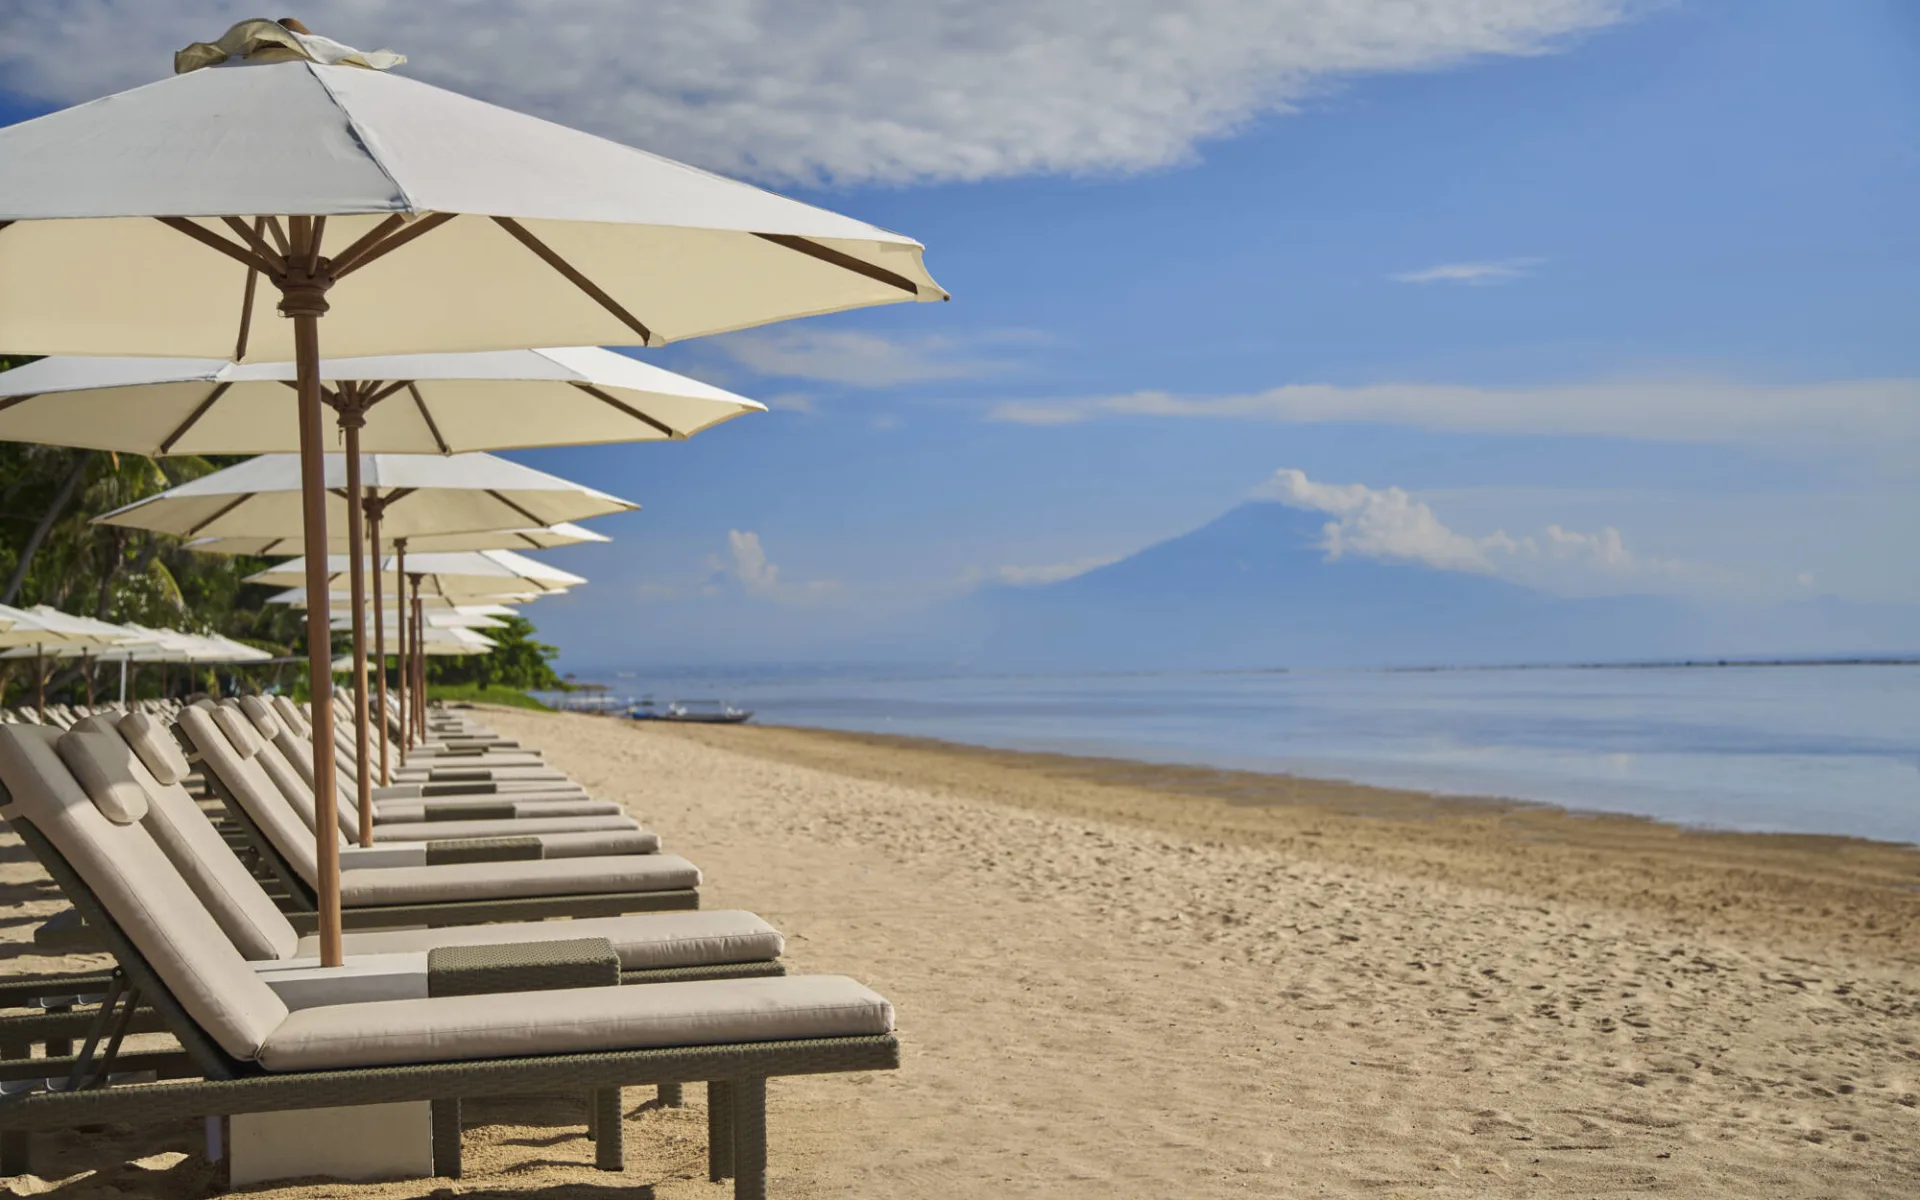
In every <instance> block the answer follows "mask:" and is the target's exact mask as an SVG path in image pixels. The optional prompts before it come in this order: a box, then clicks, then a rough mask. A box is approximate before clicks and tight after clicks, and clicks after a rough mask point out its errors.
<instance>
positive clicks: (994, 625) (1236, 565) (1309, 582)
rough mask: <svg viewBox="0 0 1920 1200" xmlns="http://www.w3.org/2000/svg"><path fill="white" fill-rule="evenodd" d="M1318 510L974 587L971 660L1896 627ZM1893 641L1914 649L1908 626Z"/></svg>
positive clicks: (1515, 652)
mask: <svg viewBox="0 0 1920 1200" xmlns="http://www.w3.org/2000/svg"><path fill="white" fill-rule="evenodd" d="M1326 521H1327V517H1326V516H1325V514H1323V513H1319V512H1315V511H1310V510H1306V509H1301V508H1294V507H1290V506H1287V505H1284V504H1280V503H1275V502H1270V501H1252V502H1248V503H1246V504H1242V505H1240V506H1239V507H1238V508H1235V509H1233V510H1231V511H1229V512H1227V513H1226V514H1224V515H1223V516H1221V517H1220V518H1218V519H1217V520H1215V521H1213V522H1211V523H1209V524H1207V525H1205V526H1202V527H1201V528H1199V529H1196V530H1194V531H1192V532H1191V533H1187V534H1184V535H1182V536H1180V537H1176V538H1172V539H1170V540H1168V541H1165V542H1161V543H1159V544H1157V545H1154V546H1149V547H1148V548H1147V549H1145V550H1142V551H1140V552H1139V553H1137V554H1135V555H1133V556H1131V557H1129V558H1125V559H1122V560H1121V561H1119V562H1116V563H1113V564H1111V565H1109V566H1106V567H1102V568H1100V569H1098V570H1094V571H1089V572H1087V573H1086V574H1084V575H1080V576H1076V577H1075V578H1072V579H1069V580H1065V581H1063V582H1060V583H1057V584H1052V585H1049V586H1046V587H1038V588H998V589H993V590H991V591H990V592H987V593H983V594H981V595H980V596H978V597H976V598H975V603H976V604H977V605H978V606H979V608H978V611H977V612H976V613H975V614H973V615H974V616H975V617H977V619H978V621H979V623H980V625H981V626H982V627H984V629H985V630H986V631H987V632H986V634H985V638H984V649H983V652H982V655H981V659H982V665H988V666H993V667H1002V668H1034V669H1100V670H1110V669H1155V668H1194V669H1213V668H1251V667H1283V666H1284V667H1323V666H1389V665H1456V664H1475V665H1480V664H1512V663H1539V662H1599V661H1623V660H1639V659H1669V658H1688V657H1700V656H1736V655H1739V656H1744V655H1768V654H1776V653H1792V654H1828V653H1860V652H1873V651H1875V650H1878V651H1880V652H1885V651H1886V650H1887V649H1888V647H1887V645H1886V644H1885V639H1886V638H1887V637H1889V636H1892V637H1898V636H1901V635H1900V634H1899V633H1898V632H1893V633H1891V634H1889V633H1887V632H1886V631H1879V630H1876V631H1875V632H1873V633H1872V634H1870V635H1869V634H1867V633H1866V632H1865V630H1858V631H1857V632H1858V633H1859V636H1855V633H1856V630H1855V628H1854V625H1855V623H1854V622H1852V621H1851V620H1850V617H1849V613H1848V612H1836V611H1834V610H1833V609H1832V606H1831V605H1829V606H1827V607H1826V608H1824V609H1822V610H1821V613H1822V616H1821V621H1822V624H1821V626H1820V628H1819V629H1817V630H1814V631H1812V632H1807V630H1806V629H1804V628H1803V625H1804V623H1802V622H1797V621H1795V620H1794V619H1793V617H1792V614H1791V613H1788V612H1785V611H1784V608H1783V607H1782V608H1774V609H1764V610H1763V609H1760V608H1758V607H1757V606H1756V607H1747V608H1743V609H1741V610H1740V611H1739V612H1738V613H1735V614H1729V613H1728V612H1726V611H1720V610H1717V609H1715V608H1711V607H1707V606H1702V605H1697V604H1694V603H1692V602H1689V601H1685V600H1678V599H1670V598H1664V597H1654V596H1609V597H1597V598H1570V597H1564V596H1555V595H1550V594H1547V593H1543V592H1539V591H1536V590H1533V589H1530V588H1527V587H1523V586H1520V585H1518V584H1514V583H1509V582H1507V581H1505V580H1502V579H1497V578H1494V577H1492V576H1490V575H1482V574H1474V573H1468V572H1462V571H1449V570H1442V569H1438V568H1434V567H1430V566H1427V565H1424V564H1421V563H1415V562H1405V561H1392V560H1382V559H1373V558H1364V557H1358V556H1353V555H1348V556H1344V557H1341V558H1337V559H1329V558H1328V556H1327V553H1326V551H1325V550H1324V549H1322V547H1321V543H1322V542H1323V541H1324V533H1323V529H1324V526H1325V523H1326ZM1841 608H1843V609H1844V608H1846V606H1845V605H1844V604H1842V605H1841ZM1904 615H1906V616H1910V615H1911V614H1910V613H1907V614H1904ZM1878 624H1884V625H1887V629H1888V630H1893V629H1895V626H1894V625H1891V624H1888V623H1887V622H1886V621H1884V620H1882V621H1879V622H1878ZM1901 628H1905V629H1906V631H1907V632H1908V633H1911V632H1913V630H1912V629H1911V628H1910V627H1907V626H1902V627H1901ZM1787 630H1800V632H1799V633H1787V632H1783V631H1787ZM1783 639H1784V642H1790V643H1792V644H1791V645H1787V644H1784V643H1783ZM1899 648H1900V649H1902V650H1906V651H1911V650H1913V649H1916V648H1920V638H1911V639H1909V644H1907V645H1904V646H1901V647H1899Z"/></svg>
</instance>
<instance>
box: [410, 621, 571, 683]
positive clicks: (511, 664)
mask: <svg viewBox="0 0 1920 1200" xmlns="http://www.w3.org/2000/svg"><path fill="white" fill-rule="evenodd" d="M500 619H501V620H502V621H504V622H506V625H505V627H504V628H501V629H485V630H481V632H482V633H484V634H486V635H487V637H489V638H490V639H492V640H493V641H494V643H495V644H496V648H495V649H494V650H492V651H490V652H488V653H486V654H463V655H457V656H456V655H436V656H431V657H429V658H428V659H427V683H428V684H429V685H430V687H431V685H435V684H442V683H445V684H473V685H475V686H478V687H483V688H484V687H505V688H517V689H520V690H522V691H546V690H555V691H557V690H559V689H560V688H561V687H562V686H563V685H562V684H561V682H560V677H559V676H558V675H556V674H554V671H553V667H552V665H551V664H552V662H553V660H554V657H555V656H556V655H558V654H559V653H560V651H559V649H558V648H556V647H553V646H548V645H545V644H544V643H541V642H536V641H534V640H533V634H534V629H533V622H532V621H529V620H527V619H526V618H525V617H519V616H514V617H502V618H500Z"/></svg>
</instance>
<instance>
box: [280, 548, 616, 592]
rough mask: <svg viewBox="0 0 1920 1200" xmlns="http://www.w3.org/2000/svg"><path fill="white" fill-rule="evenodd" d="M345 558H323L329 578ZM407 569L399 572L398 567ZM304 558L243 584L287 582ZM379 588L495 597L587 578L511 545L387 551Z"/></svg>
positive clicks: (340, 574)
mask: <svg viewBox="0 0 1920 1200" xmlns="http://www.w3.org/2000/svg"><path fill="white" fill-rule="evenodd" d="M347 566H348V564H347V560H346V559H345V558H342V557H341V556H339V555H329V556H328V558H327V579H328V582H329V583H332V584H334V585H336V586H337V585H338V584H340V583H341V582H343V581H344V580H345V579H346V576H347ZM402 570H404V571H405V574H404V575H402V574H401V571H402ZM306 573H307V564H306V560H305V559H301V558H294V559H289V560H287V561H286V562H283V563H279V564H277V565H275V566H272V567H268V568H267V569H266V570H264V571H257V572H255V573H254V574H252V575H249V576H247V577H246V579H244V580H242V582H244V583H259V584H267V585H270V586H275V587H285V586H288V585H292V584H296V583H298V582H299V581H300V580H302V579H304V578H306ZM379 577H380V583H381V586H382V589H383V590H384V589H385V588H390V587H393V586H395V585H397V584H399V583H401V582H402V581H405V582H407V583H410V584H411V585H412V586H413V587H414V588H415V589H416V590H417V591H418V592H419V594H421V595H423V596H448V597H460V596H498V595H502V594H506V593H521V594H525V593H539V594H542V595H545V594H548V593H552V592H563V591H566V590H567V589H568V588H573V587H578V586H579V585H581V584H583V583H585V582H586V580H585V579H584V578H582V577H581V576H579V575H575V574H573V573H572V572H571V571H562V570H561V569H560V568H558V567H554V566H549V565H548V564H546V563H543V562H537V561H535V560H534V559H531V558H528V557H527V556H526V555H524V554H515V553H514V552H513V551H511V550H467V551H463V552H461V553H458V554H414V555H409V556H408V557H407V559H406V560H405V561H404V562H402V561H401V559H400V558H399V556H397V555H390V556H388V557H387V559H386V560H385V561H384V562H382V563H381V564H380V572H379Z"/></svg>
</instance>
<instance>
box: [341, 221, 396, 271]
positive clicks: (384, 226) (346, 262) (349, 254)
mask: <svg viewBox="0 0 1920 1200" xmlns="http://www.w3.org/2000/svg"><path fill="white" fill-rule="evenodd" d="M405 220H406V218H405V217H402V216H401V215H400V214H399V213H395V214H393V215H392V216H390V217H388V218H387V219H386V220H384V221H382V222H380V223H379V224H378V225H375V226H374V227H373V228H372V229H369V230H367V231H366V232H365V233H363V234H361V235H360V236H359V237H357V238H355V239H354V240H353V244H352V245H350V246H348V247H347V248H346V249H345V250H342V251H341V252H340V253H339V254H338V255H336V256H335V257H334V260H333V266H334V270H336V271H337V270H339V269H341V268H342V267H351V266H353V265H354V264H355V263H356V262H357V261H358V260H359V258H360V256H361V255H362V254H365V253H366V252H367V251H368V250H370V249H372V248H373V247H374V246H375V245H377V244H378V243H379V241H380V239H381V238H383V237H386V236H387V235H388V234H389V233H392V232H393V231H394V230H395V229H398V228H399V227H400V226H401V224H402V223H403V222H404V221H405Z"/></svg>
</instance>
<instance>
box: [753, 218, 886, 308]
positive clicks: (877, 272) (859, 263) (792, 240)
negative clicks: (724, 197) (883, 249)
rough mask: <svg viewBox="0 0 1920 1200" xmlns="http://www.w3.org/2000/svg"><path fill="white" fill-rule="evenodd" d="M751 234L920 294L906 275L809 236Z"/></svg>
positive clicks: (869, 277)
mask: <svg viewBox="0 0 1920 1200" xmlns="http://www.w3.org/2000/svg"><path fill="white" fill-rule="evenodd" d="M753 236H755V237H757V238H763V239H765V240H766V241H769V242H772V243H773V244H774V245H776V246H785V247H786V248H787V249H789V250H793V251H796V252H798V253H800V254H804V255H806V256H807V257H809V258H817V259H819V260H820V261H821V262H824V263H832V264H833V265H834V266H836V267H840V268H841V269H843V270H847V271H852V272H853V273H854V274H856V275H865V276H866V277H867V278H868V279H872V280H875V281H877V282H879V283H884V284H886V285H887V286H889V287H897V288H899V289H900V290H901V291H903V292H905V293H906V294H907V295H909V296H918V295H919V294H920V289H919V287H918V286H916V285H915V284H914V282H913V280H911V279H908V278H907V277H906V276H904V275H895V274H894V273H893V272H892V271H889V270H887V269H886V268H885V267H876V266H874V265H873V264H872V263H870V262H868V261H867V260H865V259H863V258H855V257H854V256H853V255H851V254H847V253H844V252H842V251H839V250H835V249H834V248H833V247H831V246H822V245H821V244H820V243H819V242H816V241H813V240H811V239H809V238H803V237H796V236H795V235H793V234H791V233H756V234H754V235H753Z"/></svg>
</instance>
